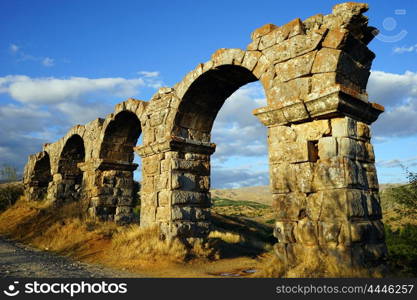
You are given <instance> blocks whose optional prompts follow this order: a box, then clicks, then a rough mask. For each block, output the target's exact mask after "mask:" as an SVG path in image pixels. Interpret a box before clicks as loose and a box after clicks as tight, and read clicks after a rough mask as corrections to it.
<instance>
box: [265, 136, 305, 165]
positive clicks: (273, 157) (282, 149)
mask: <svg viewBox="0 0 417 300" xmlns="http://www.w3.org/2000/svg"><path fill="white" fill-rule="evenodd" d="M269 140H270V139H269ZM269 161H270V162H271V163H279V162H288V163H296V162H306V161H309V151H308V144H307V141H304V142H279V143H271V142H269Z"/></svg>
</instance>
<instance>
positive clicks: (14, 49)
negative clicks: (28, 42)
mask: <svg viewBox="0 0 417 300" xmlns="http://www.w3.org/2000/svg"><path fill="white" fill-rule="evenodd" d="M19 48H20V47H19V46H18V45H16V44H10V46H9V50H10V51H11V52H13V53H16V52H17V51H19Z"/></svg>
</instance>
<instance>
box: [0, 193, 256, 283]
mask: <svg viewBox="0 0 417 300" xmlns="http://www.w3.org/2000/svg"><path fill="white" fill-rule="evenodd" d="M83 211H85V208H84V207H82V206H81V205H80V204H79V203H71V204H67V205H65V206H62V207H55V206H53V205H51V204H50V203H47V202H28V201H26V200H25V199H24V198H21V199H20V200H18V201H17V202H16V203H15V204H14V205H13V206H12V207H10V208H9V209H8V210H6V211H5V212H3V213H2V214H0V234H1V235H4V236H8V237H9V238H12V239H16V240H20V241H23V242H25V243H27V244H30V245H32V246H35V247H37V248H39V249H42V250H47V251H52V252H56V253H59V254H61V255H66V256H70V257H73V258H75V259H79V260H82V261H85V262H89V263H98V264H102V265H106V266H110V267H114V268H118V269H125V270H129V271H131V272H136V273H139V274H141V275H145V276H146V275H148V276H162V277H213V276H218V275H216V274H220V273H221V272H230V271H234V270H236V269H239V268H250V267H251V266H252V265H253V264H254V263H255V260H253V259H252V258H247V257H243V258H235V259H226V260H221V261H219V260H218V259H219V255H218V253H217V252H216V249H214V248H212V246H213V245H215V244H216V243H215V242H216V240H218V239H219V236H217V237H216V238H213V239H211V243H206V244H203V243H201V241H200V240H193V239H189V240H188V243H189V246H188V247H186V246H184V244H183V243H181V242H180V241H179V240H176V239H174V240H161V239H160V238H159V237H160V233H159V231H158V229H157V228H141V227H139V226H138V225H130V226H118V225H116V224H114V223H110V222H108V223H103V222H95V221H92V220H90V219H87V218H85V216H84V214H83V213H82V212H83ZM226 236H227V237H229V235H228V234H227V233H225V234H224V236H223V237H226ZM230 236H232V235H230ZM190 259H191V260H190Z"/></svg>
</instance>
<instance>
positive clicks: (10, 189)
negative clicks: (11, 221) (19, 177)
mask: <svg viewBox="0 0 417 300" xmlns="http://www.w3.org/2000/svg"><path fill="white" fill-rule="evenodd" d="M21 195H23V187H22V186H21V185H13V184H7V185H3V186H0V211H3V210H5V209H7V208H8V207H9V206H12V205H13V204H14V203H15V202H16V201H17V199H19V197H20V196H21Z"/></svg>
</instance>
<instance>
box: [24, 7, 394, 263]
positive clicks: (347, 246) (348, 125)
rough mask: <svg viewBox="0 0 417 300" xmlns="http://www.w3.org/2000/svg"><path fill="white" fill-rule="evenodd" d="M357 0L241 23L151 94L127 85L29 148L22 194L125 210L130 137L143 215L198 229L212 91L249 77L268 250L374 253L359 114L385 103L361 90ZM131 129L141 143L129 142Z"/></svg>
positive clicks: (375, 210) (370, 184)
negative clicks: (265, 195)
mask: <svg viewBox="0 0 417 300" xmlns="http://www.w3.org/2000/svg"><path fill="white" fill-rule="evenodd" d="M367 9H368V6H367V5H366V4H361V3H353V2H349V3H342V4H338V5H336V6H334V7H333V11H332V13H331V14H328V15H321V14H318V15H315V16H313V17H310V18H308V19H306V20H304V21H301V20H300V19H294V20H293V21H291V22H289V23H288V24H285V25H283V26H276V25H273V24H266V25H264V26H262V27H260V28H258V29H256V30H255V31H254V32H253V33H252V36H251V37H252V41H251V43H250V44H249V45H248V46H247V49H246V50H242V49H219V50H217V51H216V52H215V53H214V54H213V55H212V57H211V59H210V60H209V61H207V62H205V63H201V64H199V65H198V66H197V67H196V68H195V69H194V70H193V71H191V72H190V73H188V74H187V75H186V76H185V77H184V79H183V80H182V81H181V82H179V83H177V84H176V85H175V86H173V87H172V88H168V87H164V88H160V89H159V91H158V92H157V93H156V94H155V95H154V96H153V97H152V99H151V100H150V101H147V102H145V101H139V100H135V99H128V100H127V101H124V102H122V103H120V104H118V105H116V107H115V111H114V112H113V113H112V114H110V115H108V116H107V117H106V118H105V119H100V118H99V119H96V120H94V121H92V122H90V123H88V124H86V125H77V126H75V127H73V128H72V129H71V130H70V131H69V132H68V133H67V135H66V136H65V137H63V138H62V139H60V140H59V141H57V142H55V143H53V144H46V145H44V147H43V151H42V152H40V153H37V154H34V155H31V156H30V157H29V161H28V163H27V165H26V168H25V176H24V184H25V188H26V196H27V198H28V199H30V200H41V199H45V198H47V199H48V200H49V201H53V202H55V203H57V204H59V203H64V202H69V201H75V200H78V201H84V202H85V204H86V207H87V209H88V212H89V214H90V215H91V216H92V217H95V218H98V219H101V220H114V221H116V222H119V223H129V222H131V221H132V218H133V214H132V206H133V202H132V199H133V171H134V170H135V169H136V168H137V165H136V164H133V154H134V151H135V152H136V153H137V154H139V155H140V156H141V158H142V177H143V180H142V183H141V184H142V186H141V192H140V193H141V195H140V197H141V216H140V224H141V226H144V227H146V226H154V225H158V226H159V227H160V229H161V230H162V232H163V234H164V235H165V236H166V237H167V238H172V237H180V238H182V239H184V240H186V239H187V238H204V237H206V236H207V234H208V233H209V231H210V205H211V204H210V202H211V201H210V191H209V190H210V155H211V154H212V153H214V151H215V147H216V145H215V144H213V143H212V142H211V141H210V133H211V129H212V125H213V122H214V120H215V118H216V115H217V113H218V111H219V110H220V108H221V107H222V105H223V103H224V101H225V100H226V99H227V98H228V97H229V96H230V95H231V94H232V93H234V92H235V91H236V90H237V89H238V88H240V87H241V86H243V85H245V84H247V83H249V82H253V81H256V80H259V81H260V82H261V83H262V85H263V87H264V89H265V93H266V97H267V106H266V107H261V108H258V109H256V110H255V111H254V114H255V115H256V116H257V117H258V119H259V120H260V121H261V122H262V123H263V124H264V125H265V126H266V127H267V130H268V145H269V165H270V186H271V189H272V192H273V210H274V213H275V215H276V223H275V230H274V235H275V237H276V238H277V240H278V242H277V243H276V245H275V252H276V254H277V256H278V257H279V258H280V259H281V260H282V261H285V262H286V263H287V264H288V265H291V264H294V263H295V262H296V257H298V256H300V254H302V253H305V251H306V250H307V249H309V250H317V251H321V252H325V253H328V254H331V255H334V256H337V257H339V258H341V259H343V260H344V261H346V262H348V263H349V264H351V265H353V266H354V265H358V264H361V265H363V264H364V263H366V264H367V265H378V264H380V263H381V262H382V261H383V259H384V257H385V255H386V247H385V242H384V230H383V224H382V222H381V208H380V202H379V196H378V180H377V174H376V170H375V157H374V152H373V148H372V144H371V142H370V139H371V135H370V127H369V125H370V124H371V123H372V122H374V121H375V120H376V119H377V117H378V115H379V114H380V113H381V112H383V107H382V106H380V105H378V104H376V103H372V102H369V101H368V96H367V93H366V91H365V89H366V85H367V81H368V77H369V74H370V68H371V63H372V60H373V59H374V58H375V55H374V53H373V52H371V51H370V50H369V49H368V47H367V44H368V43H369V42H370V41H371V40H372V38H373V37H374V35H375V34H376V29H375V28H372V27H369V26H368V25H367V24H368V19H367V17H366V16H364V15H363V13H364V12H365V11H366V10H367ZM140 134H142V138H143V143H142V145H140V146H138V147H135V145H136V143H137V140H138V137H139V136H140Z"/></svg>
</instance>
